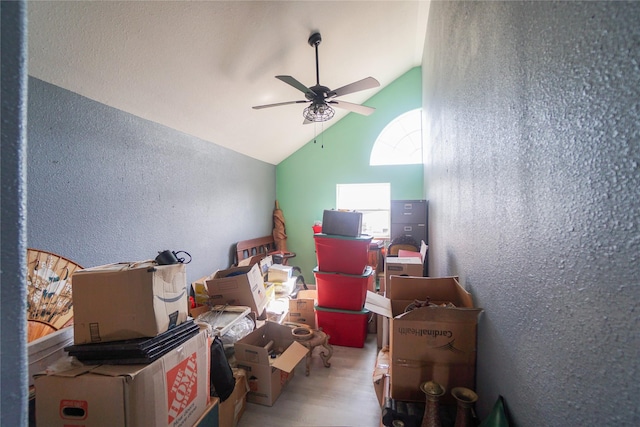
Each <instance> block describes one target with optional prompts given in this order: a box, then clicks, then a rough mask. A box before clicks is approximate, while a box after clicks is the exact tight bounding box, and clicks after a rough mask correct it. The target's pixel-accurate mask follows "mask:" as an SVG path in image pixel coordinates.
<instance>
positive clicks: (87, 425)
mask: <svg viewBox="0 0 640 427" xmlns="http://www.w3.org/2000/svg"><path fill="white" fill-rule="evenodd" d="M208 342H209V341H208V339H207V336H206V333H205V332H201V333H199V334H197V335H196V336H194V337H193V338H191V339H190V340H188V341H186V342H185V343H184V344H183V345H181V346H180V347H178V348H176V349H174V350H171V351H170V352H168V353H167V354H165V355H164V356H162V357H161V358H160V359H158V360H156V361H155V362H153V363H150V364H146V365H99V366H95V365H93V366H91V365H83V366H80V367H72V368H71V369H69V370H66V371H63V372H58V373H56V374H53V375H41V376H37V377H36V379H35V388H36V418H37V420H38V425H42V426H47V427H70V426H83V427H113V426H123V427H147V426H150V425H152V426H172V427H177V426H190V425H193V424H194V423H195V421H196V420H198V418H199V417H200V416H201V415H202V414H203V413H204V411H205V409H206V407H207V403H208V402H209V378H208V373H209V370H208V363H209V361H208V352H207V351H208V348H209V347H208Z"/></svg>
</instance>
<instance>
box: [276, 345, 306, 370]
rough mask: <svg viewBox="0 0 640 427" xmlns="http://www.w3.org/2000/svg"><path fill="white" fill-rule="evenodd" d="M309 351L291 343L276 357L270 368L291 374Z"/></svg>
mask: <svg viewBox="0 0 640 427" xmlns="http://www.w3.org/2000/svg"><path fill="white" fill-rule="evenodd" d="M308 352H309V350H308V349H307V348H306V347H305V346H303V345H302V344H300V343H299V342H296V341H294V342H292V343H291V345H290V346H289V347H288V348H287V349H286V350H285V351H284V353H282V354H281V355H280V356H279V357H277V358H276V359H275V360H274V361H273V363H272V364H271V366H273V367H274V368H278V369H280V370H282V371H285V372H287V373H288V372H291V371H293V369H294V368H295V367H296V365H297V364H298V363H300V361H301V360H302V359H304V358H305V357H306V356H307V353H308Z"/></svg>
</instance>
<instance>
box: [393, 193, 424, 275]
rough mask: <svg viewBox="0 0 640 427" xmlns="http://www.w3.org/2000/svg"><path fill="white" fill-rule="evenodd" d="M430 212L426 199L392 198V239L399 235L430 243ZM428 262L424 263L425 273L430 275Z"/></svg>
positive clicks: (418, 241) (417, 241)
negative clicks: (428, 227)
mask: <svg viewBox="0 0 640 427" xmlns="http://www.w3.org/2000/svg"><path fill="white" fill-rule="evenodd" d="M427 223H428V214H427V201H426V200H392V201H391V240H393V239H395V238H396V237H399V236H409V237H412V238H413V239H414V240H415V241H416V243H418V250H419V249H420V241H424V243H425V244H427V245H428V244H429V235H428V230H427ZM427 265H428V264H427V263H426V262H425V264H424V275H425V276H428V275H429V270H428V267H427Z"/></svg>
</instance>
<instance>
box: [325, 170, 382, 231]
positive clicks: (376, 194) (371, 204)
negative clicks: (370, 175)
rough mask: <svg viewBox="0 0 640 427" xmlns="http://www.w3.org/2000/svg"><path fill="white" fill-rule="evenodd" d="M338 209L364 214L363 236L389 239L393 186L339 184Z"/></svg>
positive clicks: (337, 191) (337, 188)
mask: <svg viewBox="0 0 640 427" xmlns="http://www.w3.org/2000/svg"><path fill="white" fill-rule="evenodd" d="M336 195H337V200H336V208H337V209H347V210H354V211H357V212H362V234H369V235H371V236H373V237H375V238H377V239H388V238H389V228H390V211H391V184H389V183H388V182H385V183H366V184H337V186H336Z"/></svg>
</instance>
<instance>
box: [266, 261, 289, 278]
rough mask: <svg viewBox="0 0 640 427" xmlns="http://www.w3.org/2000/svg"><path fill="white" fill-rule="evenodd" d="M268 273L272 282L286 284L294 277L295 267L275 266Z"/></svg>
mask: <svg viewBox="0 0 640 427" xmlns="http://www.w3.org/2000/svg"><path fill="white" fill-rule="evenodd" d="M268 271H269V273H268V274H267V276H268V280H269V281H270V282H286V281H288V280H289V279H291V277H292V276H293V267H291V266H290V265H282V264H273V265H272V266H271V267H269V270H268Z"/></svg>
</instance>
